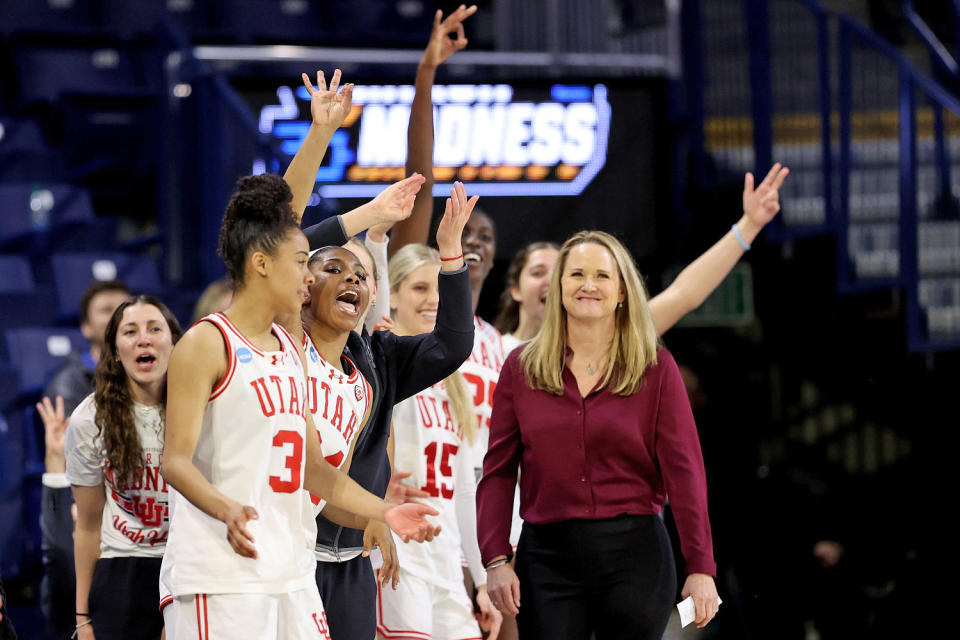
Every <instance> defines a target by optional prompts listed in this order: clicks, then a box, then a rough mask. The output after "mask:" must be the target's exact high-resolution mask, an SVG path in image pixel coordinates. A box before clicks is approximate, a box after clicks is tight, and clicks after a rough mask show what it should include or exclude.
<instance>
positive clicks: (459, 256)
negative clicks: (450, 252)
mask: <svg viewBox="0 0 960 640" xmlns="http://www.w3.org/2000/svg"><path fill="white" fill-rule="evenodd" d="M462 257H463V254H462V253H461V254H460V255H458V256H453V257H452V258H444V257H443V256H441V257H440V262H450V261H452V260H459V259H460V258H462Z"/></svg>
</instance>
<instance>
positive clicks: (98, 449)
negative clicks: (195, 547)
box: [63, 394, 169, 558]
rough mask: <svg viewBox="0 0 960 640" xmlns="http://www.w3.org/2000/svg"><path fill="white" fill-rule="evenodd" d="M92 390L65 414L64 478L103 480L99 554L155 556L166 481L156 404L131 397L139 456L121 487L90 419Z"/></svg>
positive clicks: (164, 518)
mask: <svg viewBox="0 0 960 640" xmlns="http://www.w3.org/2000/svg"><path fill="white" fill-rule="evenodd" d="M96 412H97V407H96V405H95V404H94V402H93V394H90V395H89V396H87V397H86V398H85V399H84V400H83V402H81V403H80V404H79V405H77V408H76V409H75V410H74V412H73V415H71V416H70V428H69V429H67V434H66V441H65V443H64V447H63V449H64V453H65V454H66V458H67V479H68V480H69V481H70V484H74V485H77V486H81V487H95V486H98V485H101V484H102V485H103V486H104V491H105V492H106V498H107V499H106V502H105V503H104V507H103V522H102V525H101V527H100V557H101V558H115V557H117V556H150V557H156V558H159V557H160V556H162V555H163V549H164V546H165V544H166V541H167V530H168V528H169V517H168V512H167V498H168V493H167V483H166V481H165V480H164V479H163V476H161V475H160V454H161V453H162V452H163V436H162V435H161V434H162V433H163V416H162V415H161V414H160V407H159V406H154V407H148V406H146V405H142V404H137V403H135V402H134V403H133V424H134V426H135V427H136V430H137V438H138V439H139V440H140V450H141V453H140V462H141V466H140V467H139V468H137V470H136V471H135V472H134V474H133V476H132V477H130V478H129V479H128V481H127V485H126V488H125V489H123V490H121V489H120V488H119V487H117V482H116V475H115V473H114V471H113V469H111V468H110V463H109V462H108V461H107V451H106V449H105V448H104V444H103V437H102V435H101V433H100V429H99V427H97V425H96V422H95V416H96Z"/></svg>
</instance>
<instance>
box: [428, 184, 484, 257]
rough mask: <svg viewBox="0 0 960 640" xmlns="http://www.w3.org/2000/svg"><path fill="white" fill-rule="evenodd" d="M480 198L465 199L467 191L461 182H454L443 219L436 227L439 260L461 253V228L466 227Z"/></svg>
mask: <svg viewBox="0 0 960 640" xmlns="http://www.w3.org/2000/svg"><path fill="white" fill-rule="evenodd" d="M479 199H480V196H473V197H472V198H470V199H469V200H468V199H467V189H466V187H464V186H463V183H462V182H454V183H453V188H452V189H450V197H449V198H447V202H446V206H445V207H444V209H443V218H441V220H440V224H439V225H437V248H438V249H439V250H440V257H441V258H449V257H452V256H455V255H459V254H461V253H463V251H462V247H461V244H460V238H461V237H462V235H463V228H464V227H465V226H467V220H469V219H470V214H471V213H472V212H473V208H474V207H475V206H477V200H479Z"/></svg>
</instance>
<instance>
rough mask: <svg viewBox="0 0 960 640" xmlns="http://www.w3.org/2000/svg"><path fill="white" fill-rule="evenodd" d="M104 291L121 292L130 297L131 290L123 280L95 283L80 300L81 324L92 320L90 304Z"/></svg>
mask: <svg viewBox="0 0 960 640" xmlns="http://www.w3.org/2000/svg"><path fill="white" fill-rule="evenodd" d="M104 291H119V292H120V293H125V294H127V295H130V288H129V287H128V286H127V285H126V284H125V283H124V282H123V281H122V280H98V281H97V282H94V283H93V284H91V285H90V286H89V287H87V290H86V291H84V292H83V297H82V298H81V299H80V323H81V324H83V323H84V322H88V321H89V320H90V303H91V302H93V299H94V298H95V297H96V296H98V295H99V294H101V293H103V292H104Z"/></svg>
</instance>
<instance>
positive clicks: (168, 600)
mask: <svg viewBox="0 0 960 640" xmlns="http://www.w3.org/2000/svg"><path fill="white" fill-rule="evenodd" d="M171 602H173V596H167V597H165V598H164V599H163V600H161V601H160V606H159V607H157V609H158V610H159V611H160V613H163V609H164V607H166V606H167V605H168V604H170V603H171Z"/></svg>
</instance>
